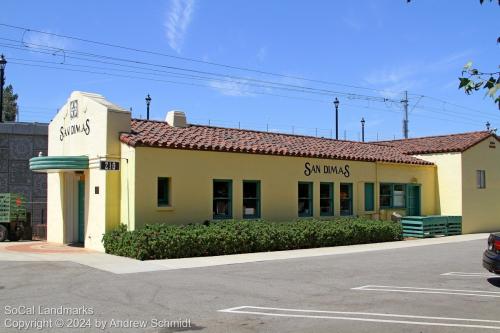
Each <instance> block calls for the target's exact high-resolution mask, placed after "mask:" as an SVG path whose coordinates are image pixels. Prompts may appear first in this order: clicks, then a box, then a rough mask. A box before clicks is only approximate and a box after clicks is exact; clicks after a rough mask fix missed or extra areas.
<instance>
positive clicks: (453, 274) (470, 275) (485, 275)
mask: <svg viewBox="0 0 500 333" xmlns="http://www.w3.org/2000/svg"><path fill="white" fill-rule="evenodd" d="M440 275H442V276H462V277H487V278H489V277H498V278H500V276H498V275H495V274H490V273H466V272H448V273H443V274H440Z"/></svg>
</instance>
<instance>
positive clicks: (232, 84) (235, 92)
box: [209, 80, 254, 96]
mask: <svg viewBox="0 0 500 333" xmlns="http://www.w3.org/2000/svg"><path fill="white" fill-rule="evenodd" d="M209 86H210V87H212V88H214V89H215V90H217V91H218V92H220V93H221V94H223V95H226V96H253V95H254V94H252V93H251V92H250V91H248V85H246V84H245V81H241V80H239V81H233V80H228V81H210V83H209Z"/></svg>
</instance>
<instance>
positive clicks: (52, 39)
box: [23, 30, 69, 50]
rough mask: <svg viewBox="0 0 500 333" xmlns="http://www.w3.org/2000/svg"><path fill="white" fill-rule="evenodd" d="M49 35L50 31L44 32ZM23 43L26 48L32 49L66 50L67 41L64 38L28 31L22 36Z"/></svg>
mask: <svg viewBox="0 0 500 333" xmlns="http://www.w3.org/2000/svg"><path fill="white" fill-rule="evenodd" d="M45 31H47V32H49V33H50V31H48V30H45ZM23 42H24V44H25V45H26V46H28V47H30V48H34V49H41V48H47V47H48V48H53V49H59V50H61V49H66V48H67V47H68V45H69V41H68V40H67V39H66V38H61V37H57V36H54V35H49V34H43V33H38V32H33V31H29V32H27V33H26V34H25V35H24V39H23Z"/></svg>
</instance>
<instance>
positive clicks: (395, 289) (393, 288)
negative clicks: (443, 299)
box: [351, 285, 500, 298]
mask: <svg viewBox="0 0 500 333" xmlns="http://www.w3.org/2000/svg"><path fill="white" fill-rule="evenodd" d="M351 290H367V291H388V292H401V293H419V294H443V295H461V296H478V297H498V298H500V292H497V291H485V290H463V289H441V288H420V287H400V286H377V285H366V286H361V287H356V288H351Z"/></svg>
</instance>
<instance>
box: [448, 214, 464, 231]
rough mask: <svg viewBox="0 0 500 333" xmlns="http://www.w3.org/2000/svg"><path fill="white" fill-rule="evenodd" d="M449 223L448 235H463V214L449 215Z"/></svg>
mask: <svg viewBox="0 0 500 333" xmlns="http://www.w3.org/2000/svg"><path fill="white" fill-rule="evenodd" d="M447 218H448V224H447V229H446V235H447V236H452V235H461V234H462V216H447Z"/></svg>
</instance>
